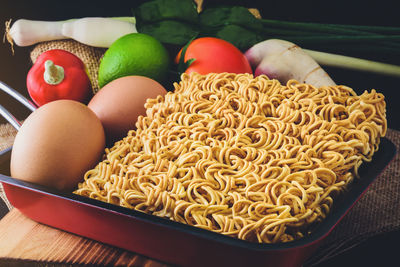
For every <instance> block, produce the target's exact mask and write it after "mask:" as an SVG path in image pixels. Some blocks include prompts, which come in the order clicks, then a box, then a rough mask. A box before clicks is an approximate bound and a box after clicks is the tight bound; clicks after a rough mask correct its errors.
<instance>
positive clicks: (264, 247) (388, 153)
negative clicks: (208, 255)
mask: <svg viewBox="0 0 400 267" xmlns="http://www.w3.org/2000/svg"><path fill="white" fill-rule="evenodd" d="M11 151H12V147H10V148H8V149H5V150H3V151H0V159H2V158H3V157H5V156H7V155H8V154H9V153H11ZM396 153H397V150H396V146H395V145H394V144H393V143H392V142H391V141H390V140H389V139H387V138H386V137H383V138H381V143H380V146H379V150H378V151H376V153H375V154H374V156H373V158H372V161H371V162H364V163H363V164H362V166H361V168H360V177H361V178H360V179H358V178H355V181H354V182H353V184H351V186H350V188H349V189H348V192H346V193H345V194H343V195H342V196H341V198H340V203H338V204H337V203H334V207H333V209H332V211H331V212H330V213H329V214H328V216H327V217H326V218H325V219H324V220H323V221H322V222H320V223H319V224H318V225H317V226H316V227H315V229H314V230H313V231H312V232H311V234H309V235H306V236H304V237H303V238H301V239H298V240H294V241H291V242H286V243H274V244H269V243H254V242H250V241H245V240H241V239H237V238H234V237H230V236H225V235H223V234H219V233H216V232H212V231H209V230H205V229H201V228H198V227H195V226H190V225H186V224H183V223H179V222H175V221H171V220H169V219H166V218H161V217H158V216H155V215H151V214H146V213H143V212H140V211H136V210H132V209H129V208H125V207H121V206H117V205H113V204H109V203H106V202H102V201H99V200H95V199H91V198H87V197H83V196H80V195H76V194H73V193H72V192H61V191H58V190H55V189H52V188H48V187H45V186H42V185H38V184H33V183H30V182H25V181H21V180H18V179H15V178H12V177H10V176H7V175H3V174H0V182H1V183H5V184H9V185H12V186H16V187H20V188H23V189H27V190H30V191H35V192H39V193H42V194H46V195H49V196H53V197H58V198H63V199H66V200H68V201H72V202H75V203H80V204H83V205H86V206H93V207H94V208H99V209H103V210H106V211H108V212H112V213H117V214H118V215H121V216H126V217H130V218H133V219H136V220H140V221H142V222H145V223H150V224H156V225H158V226H162V227H166V228H169V229H171V230H176V231H179V232H184V233H186V234H189V235H193V236H198V237H200V238H205V239H208V240H212V241H216V242H218V243H221V245H229V246H233V247H239V248H243V249H248V250H252V251H282V250H292V249H298V248H301V247H308V246H311V245H312V244H314V243H316V242H318V241H321V240H322V239H324V238H325V237H326V236H327V235H329V233H330V232H331V231H332V230H333V229H334V228H335V226H336V225H337V224H338V223H339V222H340V221H341V219H342V218H343V217H344V216H345V215H346V214H347V212H349V210H350V209H351V208H352V206H353V205H354V204H355V203H356V202H357V201H358V200H359V199H360V198H361V197H362V196H363V194H364V193H365V192H366V191H367V189H368V188H369V186H370V185H371V184H372V183H373V182H374V181H375V179H376V178H377V177H378V176H379V175H380V173H381V172H383V170H384V169H385V168H386V167H387V166H388V165H389V164H390V162H391V161H392V160H393V158H394V156H395V155H396ZM335 204H337V205H335Z"/></svg>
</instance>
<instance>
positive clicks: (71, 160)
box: [10, 100, 105, 191]
mask: <svg viewBox="0 0 400 267" xmlns="http://www.w3.org/2000/svg"><path fill="white" fill-rule="evenodd" d="M104 148H105V134H104V130H103V126H102V124H101V122H100V120H99V119H98V118H97V116H96V114H94V112H93V111H92V110H90V109H89V108H88V107H87V106H86V105H84V104H82V103H79V102H77V101H73V100H56V101H52V102H49V103H47V104H45V105H43V106H41V107H40V108H38V109H37V110H35V111H34V112H33V113H31V114H30V115H29V116H28V118H27V119H26V120H25V121H24V123H23V125H22V126H21V128H20V130H19V131H18V133H17V135H16V137H15V141H14V145H13V148H12V151H11V162H10V170H11V176H12V177H14V178H17V179H21V180H24V181H28V182H32V183H36V184H41V185H44V186H48V187H51V188H55V189H58V190H61V191H72V190H73V189H74V188H76V187H77V185H78V183H79V182H80V181H83V177H84V174H85V172H86V171H87V170H89V169H91V168H93V167H94V166H95V165H96V163H97V162H98V161H99V160H100V158H101V155H102V154H103V152H104Z"/></svg>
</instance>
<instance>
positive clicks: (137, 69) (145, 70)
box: [98, 33, 169, 88]
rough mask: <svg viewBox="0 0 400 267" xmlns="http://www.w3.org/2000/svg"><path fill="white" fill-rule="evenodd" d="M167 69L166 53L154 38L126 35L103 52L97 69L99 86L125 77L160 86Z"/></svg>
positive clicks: (135, 34)
mask: <svg viewBox="0 0 400 267" xmlns="http://www.w3.org/2000/svg"><path fill="white" fill-rule="evenodd" d="M168 67H169V56H168V52H167V50H166V49H165V47H164V46H163V45H162V44H161V43H160V42H159V41H158V40H157V39H155V38H154V37H152V36H150V35H147V34H143V33H130V34H127V35H124V36H122V37H121V38H119V39H117V40H116V41H115V42H114V43H112V45H111V46H110V47H109V48H108V49H107V51H106V52H105V53H104V56H103V58H102V59H101V62H100V66H99V75H98V79H99V86H100V88H101V87H103V86H104V85H106V84H107V83H109V82H111V81H113V80H115V79H117V78H120V77H124V76H129V75H140V76H146V77H149V78H151V79H153V80H156V81H158V82H160V83H161V82H162V81H163V80H164V79H165V78H166V76H167V71H168Z"/></svg>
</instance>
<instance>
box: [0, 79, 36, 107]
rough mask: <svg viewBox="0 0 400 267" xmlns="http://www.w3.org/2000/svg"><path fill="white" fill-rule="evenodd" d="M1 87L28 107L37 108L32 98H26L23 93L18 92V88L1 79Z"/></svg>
mask: <svg viewBox="0 0 400 267" xmlns="http://www.w3.org/2000/svg"><path fill="white" fill-rule="evenodd" d="M0 89H1V90H3V91H4V92H5V93H7V94H8V95H10V96H12V97H13V98H14V99H16V100H17V101H19V102H20V103H22V104H23V105H24V106H25V107H27V108H28V109H29V110H30V111H35V109H37V107H36V105H35V104H33V103H32V102H31V101H30V100H28V99H26V98H25V97H24V96H23V95H21V94H20V93H18V92H17V91H16V90H14V89H12V88H11V87H10V86H8V85H7V84H5V83H3V82H2V81H0Z"/></svg>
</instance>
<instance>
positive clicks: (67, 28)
mask: <svg viewBox="0 0 400 267" xmlns="http://www.w3.org/2000/svg"><path fill="white" fill-rule="evenodd" d="M9 24H10V22H8V24H7V25H9ZM6 31H7V40H9V42H10V43H11V44H12V41H14V42H15V44H16V45H18V46H30V45H34V44H36V43H40V42H45V41H53V40H62V39H74V40H76V41H78V42H81V43H83V44H86V45H90V46H95V47H105V48H107V47H109V46H110V45H111V44H112V42H114V41H115V40H116V39H118V37H121V36H123V35H125V34H128V33H133V32H137V30H136V25H135V18H134V17H116V18H99V17H96V18H81V19H70V20H65V21H39V20H27V19H19V20H17V21H15V22H14V23H13V25H12V26H11V28H9V29H6Z"/></svg>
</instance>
